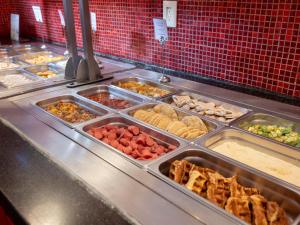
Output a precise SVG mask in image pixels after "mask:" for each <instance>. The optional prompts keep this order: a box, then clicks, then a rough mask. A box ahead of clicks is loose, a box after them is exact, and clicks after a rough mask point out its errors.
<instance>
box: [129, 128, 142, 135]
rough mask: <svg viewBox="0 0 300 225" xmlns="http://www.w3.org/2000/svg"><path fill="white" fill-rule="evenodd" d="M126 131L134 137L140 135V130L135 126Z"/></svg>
mask: <svg viewBox="0 0 300 225" xmlns="http://www.w3.org/2000/svg"><path fill="white" fill-rule="evenodd" d="M127 129H128V130H129V131H130V132H131V133H132V134H133V135H135V136H136V135H138V134H139V133H140V128H138V127H136V126H129V127H128V128H127Z"/></svg>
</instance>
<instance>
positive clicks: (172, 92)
mask: <svg viewBox="0 0 300 225" xmlns="http://www.w3.org/2000/svg"><path fill="white" fill-rule="evenodd" d="M129 81H134V82H138V83H141V84H148V85H151V86H153V87H157V88H160V89H162V90H166V91H169V93H168V94H166V95H164V96H160V97H151V96H146V95H143V96H146V97H148V98H154V99H160V98H164V97H167V96H170V95H172V94H175V93H176V92H177V90H176V89H175V88H173V87H170V86H167V85H163V84H160V83H156V82H153V81H150V80H146V79H143V78H140V77H128V78H124V79H120V80H116V81H113V82H112V83H111V84H112V85H114V86H117V87H119V83H124V82H129ZM119 88H121V87H119ZM122 89H123V88H122ZM123 90H126V91H130V92H133V93H136V92H134V91H131V90H128V89H123Z"/></svg>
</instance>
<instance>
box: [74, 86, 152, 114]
mask: <svg viewBox="0 0 300 225" xmlns="http://www.w3.org/2000/svg"><path fill="white" fill-rule="evenodd" d="M100 93H107V94H109V98H111V99H122V100H126V101H128V102H129V104H130V107H129V108H131V107H133V106H136V105H138V104H141V103H143V102H147V101H148V99H147V98H144V97H140V96H138V95H133V94H131V93H129V92H126V91H123V90H121V89H119V88H116V87H114V86H108V85H99V86H96V87H92V88H88V89H84V90H81V91H78V92H77V94H78V95H80V96H82V97H84V98H85V99H87V100H89V101H92V102H94V103H96V104H100V103H98V102H96V101H93V100H91V99H89V98H88V97H90V96H93V95H96V94H100ZM105 107H109V106H105ZM109 108H110V109H112V110H117V111H120V110H123V109H118V108H112V107H109Z"/></svg>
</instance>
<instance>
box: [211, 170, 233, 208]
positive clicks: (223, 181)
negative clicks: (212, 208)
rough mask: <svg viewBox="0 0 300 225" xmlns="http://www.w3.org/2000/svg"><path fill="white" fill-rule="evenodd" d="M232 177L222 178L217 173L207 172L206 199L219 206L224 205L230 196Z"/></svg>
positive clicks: (222, 206)
mask: <svg viewBox="0 0 300 225" xmlns="http://www.w3.org/2000/svg"><path fill="white" fill-rule="evenodd" d="M233 179H234V178H224V177H223V176H222V175H220V174H219V173H213V174H211V173H209V182H208V186H207V199H208V200H210V201H211V202H213V203H214V204H216V205H218V206H219V207H221V208H224V207H225V204H226V202H227V199H228V198H229V196H230V190H229V187H230V183H231V182H232V180H233Z"/></svg>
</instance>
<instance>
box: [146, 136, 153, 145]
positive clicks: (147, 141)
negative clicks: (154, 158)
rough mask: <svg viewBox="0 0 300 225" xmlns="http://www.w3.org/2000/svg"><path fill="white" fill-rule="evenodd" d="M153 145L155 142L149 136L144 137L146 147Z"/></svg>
mask: <svg viewBox="0 0 300 225" xmlns="http://www.w3.org/2000/svg"><path fill="white" fill-rule="evenodd" d="M154 143H155V141H154V140H153V139H152V138H151V137H150V136H146V145H148V146H149V147H151V146H153V145H154Z"/></svg>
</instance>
